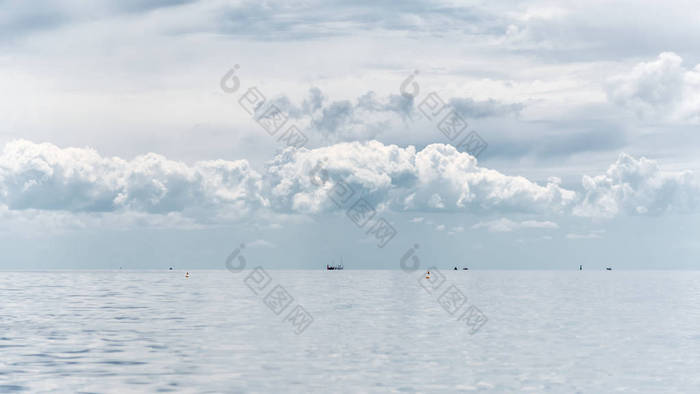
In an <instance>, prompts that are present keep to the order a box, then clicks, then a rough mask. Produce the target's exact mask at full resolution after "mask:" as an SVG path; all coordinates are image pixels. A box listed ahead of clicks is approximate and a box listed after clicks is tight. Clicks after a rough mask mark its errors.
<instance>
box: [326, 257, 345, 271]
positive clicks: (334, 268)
mask: <svg viewBox="0 0 700 394" xmlns="http://www.w3.org/2000/svg"><path fill="white" fill-rule="evenodd" d="M342 269H343V258H342V257H341V258H340V264H338V265H335V261H333V264H332V265H328V264H326V271H338V270H342Z"/></svg>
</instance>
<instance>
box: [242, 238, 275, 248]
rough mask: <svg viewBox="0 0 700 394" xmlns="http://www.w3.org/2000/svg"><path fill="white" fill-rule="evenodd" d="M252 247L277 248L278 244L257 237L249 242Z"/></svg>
mask: <svg viewBox="0 0 700 394" xmlns="http://www.w3.org/2000/svg"><path fill="white" fill-rule="evenodd" d="M247 245H248V246H249V247H251V248H276V247H277V245H275V244H273V243H272V242H269V241H266V240H264V239H257V240H255V241H253V242H250V243H248V244H247Z"/></svg>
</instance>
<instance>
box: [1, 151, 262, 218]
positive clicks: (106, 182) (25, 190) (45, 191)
mask: <svg viewBox="0 0 700 394" xmlns="http://www.w3.org/2000/svg"><path fill="white" fill-rule="evenodd" d="M261 185H262V181H261V177H260V175H259V174H258V173H257V172H255V171H254V170H252V169H251V168H250V166H249V165H248V162H247V161H245V160H238V161H224V160H214V161H202V162H197V163H195V164H194V165H192V166H188V165H187V164H184V163H182V162H177V161H172V160H168V159H166V158H165V157H163V156H160V155H157V154H154V153H149V154H146V155H143V156H138V157H136V158H134V159H133V160H128V161H127V160H123V159H120V158H116V157H113V158H107V157H103V156H100V155H99V154H98V153H97V152H96V151H94V150H92V149H89V148H65V149H61V148H59V147H57V146H55V145H52V144H46V143H45V144H35V143H32V142H29V141H24V140H18V141H13V142H10V143H8V144H7V145H5V148H4V150H3V151H2V154H1V155H0V201H2V202H3V203H5V204H6V205H7V206H8V208H10V209H12V210H23V209H38V210H48V211H54V210H59V211H72V212H114V211H134V212H144V213H150V214H167V213H170V212H179V213H183V214H185V215H186V216H197V217H199V216H202V212H204V211H218V212H219V213H220V214H221V215H223V216H227V217H231V218H238V217H241V216H244V215H246V214H247V213H249V212H250V211H251V210H253V209H255V208H257V207H260V206H262V205H264V198H263V197H262V195H261V194H260V191H261V189H260V188H261Z"/></svg>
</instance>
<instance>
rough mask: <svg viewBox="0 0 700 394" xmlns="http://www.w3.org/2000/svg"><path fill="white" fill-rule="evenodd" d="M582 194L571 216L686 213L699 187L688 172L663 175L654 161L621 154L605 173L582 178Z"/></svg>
mask: <svg viewBox="0 0 700 394" xmlns="http://www.w3.org/2000/svg"><path fill="white" fill-rule="evenodd" d="M583 188H584V195H583V197H582V201H581V202H580V204H578V205H577V206H576V207H575V208H574V211H573V212H574V214H575V215H578V216H588V217H613V216H616V215H618V214H620V213H626V214H630V215H645V214H647V215H658V214H662V213H665V212H688V211H691V210H693V209H695V207H696V206H697V203H698V196H699V193H700V187H699V186H698V183H697V180H696V179H695V177H694V175H693V173H692V172H691V171H680V172H664V171H661V169H660V168H659V166H658V164H657V163H656V162H655V161H653V160H648V159H646V158H644V157H642V158H639V159H635V158H634V157H632V156H630V155H627V154H624V153H623V154H620V156H619V157H618V159H617V161H616V162H615V163H613V164H612V165H611V166H610V167H609V168H608V170H607V171H606V172H605V174H602V175H597V176H593V177H591V176H587V175H585V176H584V177H583Z"/></svg>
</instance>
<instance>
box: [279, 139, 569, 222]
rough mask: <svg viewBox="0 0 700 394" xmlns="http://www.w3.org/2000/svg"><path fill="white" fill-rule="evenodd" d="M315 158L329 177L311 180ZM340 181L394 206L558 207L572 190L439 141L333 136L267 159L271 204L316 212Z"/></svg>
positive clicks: (484, 209)
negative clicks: (337, 139)
mask: <svg viewBox="0 0 700 394" xmlns="http://www.w3.org/2000/svg"><path fill="white" fill-rule="evenodd" d="M317 166H322V167H323V168H325V170H326V171H327V175H328V179H329V181H328V182H326V183H325V184H323V185H314V183H313V182H312V180H311V177H310V176H309V173H310V172H311V171H312V169H314V168H318V167H317ZM339 181H343V182H347V184H348V185H349V186H350V187H351V188H352V189H353V190H354V191H355V193H357V195H361V196H364V197H365V198H366V199H368V200H369V201H370V202H372V203H374V204H376V205H379V204H382V205H385V206H388V207H390V208H392V209H394V210H396V211H438V212H450V211H463V212H472V213H475V214H480V213H484V212H500V211H512V212H525V213H544V212H562V211H564V210H565V209H567V207H569V206H570V205H571V204H572V203H573V202H574V200H575V193H574V192H573V191H570V190H566V189H564V188H562V187H560V186H559V185H556V184H553V183H547V184H546V185H539V184H537V183H535V182H532V181H530V180H528V179H526V178H524V177H521V176H509V175H505V174H502V173H500V172H498V171H495V170H491V169H487V168H483V167H479V166H478V165H477V161H476V159H475V158H474V157H472V156H470V155H469V154H466V153H460V152H458V151H457V150H456V149H455V148H454V147H452V146H450V145H444V144H431V145H428V146H426V147H425V148H424V149H423V150H421V151H418V152H417V151H416V149H415V148H414V147H413V146H408V147H406V148H401V147H398V146H396V145H383V144H382V143H380V142H377V141H369V142H362V143H360V142H353V143H340V144H336V145H333V146H328V147H323V148H318V149H313V150H306V149H301V150H288V151H286V152H285V153H284V154H281V155H278V156H276V157H275V159H274V160H273V161H272V162H271V163H270V165H269V166H268V169H267V172H266V182H267V185H268V188H269V190H270V193H271V197H270V200H271V203H272V205H273V207H274V208H275V209H280V210H284V209H287V210H296V211H301V212H319V211H323V210H332V209H335V204H334V203H333V202H332V201H331V199H330V197H331V196H332V188H333V185H334V184H335V182H339Z"/></svg>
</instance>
